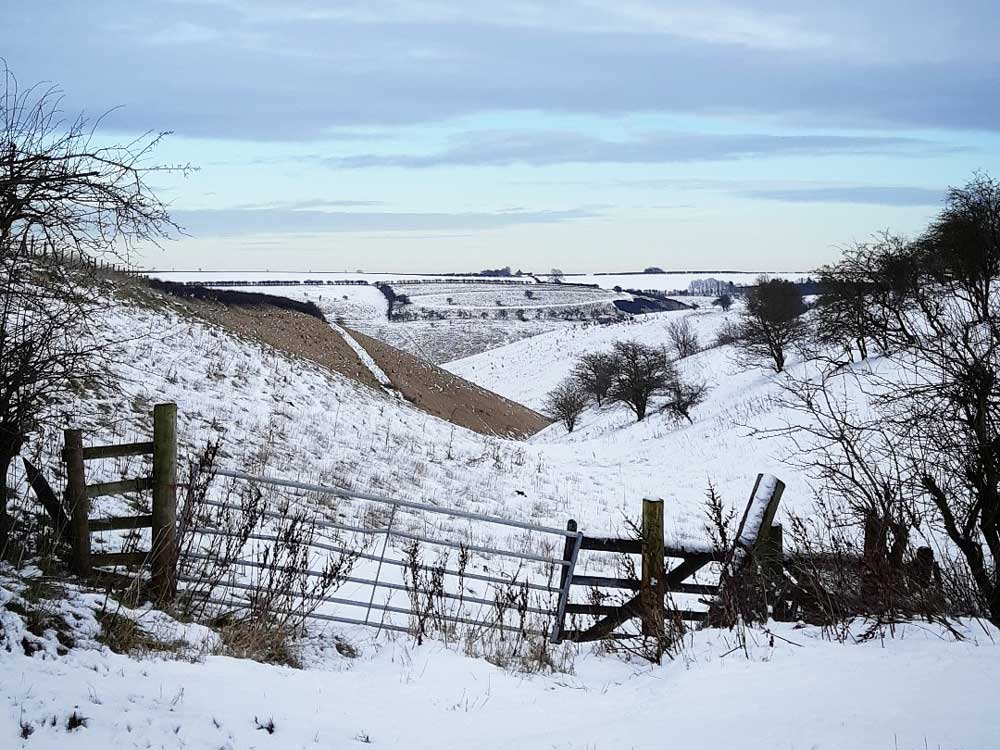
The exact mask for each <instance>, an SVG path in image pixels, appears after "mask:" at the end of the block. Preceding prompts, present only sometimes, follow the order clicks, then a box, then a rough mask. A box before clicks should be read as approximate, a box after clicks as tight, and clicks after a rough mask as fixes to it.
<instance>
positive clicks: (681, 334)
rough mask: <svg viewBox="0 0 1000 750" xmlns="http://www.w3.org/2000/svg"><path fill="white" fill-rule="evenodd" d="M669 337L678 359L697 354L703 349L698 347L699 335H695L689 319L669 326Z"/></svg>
mask: <svg viewBox="0 0 1000 750" xmlns="http://www.w3.org/2000/svg"><path fill="white" fill-rule="evenodd" d="M667 337H668V338H669V339H670V345H671V346H672V347H673V349H674V351H675V352H676V353H677V358H678V359H684V358H685V357H690V356H691V355H692V354H697V353H698V352H699V351H700V349H701V347H700V346H699V345H698V334H696V333H695V331H694V328H692V326H691V321H690V320H688V319H687V318H680V319H678V320H675V321H672V322H671V323H670V325H668V326H667Z"/></svg>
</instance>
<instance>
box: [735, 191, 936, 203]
mask: <svg viewBox="0 0 1000 750" xmlns="http://www.w3.org/2000/svg"><path fill="white" fill-rule="evenodd" d="M743 195H745V196H746V197H748V198H755V199H758V200H768V201H780V202H782V203H854V204H859V205H862V204H868V205H876V206H939V205H941V203H942V202H943V200H944V197H945V191H944V190H933V189H930V188H919V187H894V186H856V187H825V188H803V189H797V190H796V189H792V190H747V191H745V192H744V193H743Z"/></svg>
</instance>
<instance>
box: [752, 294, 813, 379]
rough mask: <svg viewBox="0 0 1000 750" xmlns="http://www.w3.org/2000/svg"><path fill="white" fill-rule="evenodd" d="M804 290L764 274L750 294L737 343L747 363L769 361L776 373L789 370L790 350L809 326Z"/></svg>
mask: <svg viewBox="0 0 1000 750" xmlns="http://www.w3.org/2000/svg"><path fill="white" fill-rule="evenodd" d="M805 311H806V307H805V304H804V303H803V301H802V293H801V292H800V291H799V290H798V288H797V287H796V286H795V284H794V283H792V282H791V281H786V280H785V279H768V278H766V277H761V278H759V279H758V280H757V284H756V286H754V287H753V289H751V290H750V293H749V294H748V295H747V301H746V306H745V307H744V308H743V310H742V312H741V313H740V322H739V323H738V324H737V326H736V328H735V329H734V330H735V333H736V337H737V339H736V342H735V343H736V345H737V346H738V347H739V350H740V353H741V355H742V359H743V362H744V363H745V364H747V365H756V364H759V363H760V362H764V363H766V364H768V365H769V366H770V367H771V368H772V369H773V370H774V371H775V372H782V371H783V370H784V369H785V361H786V359H787V356H788V352H789V349H791V347H793V346H795V345H796V344H797V343H798V342H800V341H802V340H803V338H804V337H805V335H806V333H807V331H808V328H807V327H806V324H805V321H804V320H803V318H802V314H803V313H804V312H805Z"/></svg>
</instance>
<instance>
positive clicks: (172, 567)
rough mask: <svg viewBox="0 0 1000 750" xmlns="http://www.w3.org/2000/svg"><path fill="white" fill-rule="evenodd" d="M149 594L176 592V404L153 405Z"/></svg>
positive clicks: (164, 598)
mask: <svg viewBox="0 0 1000 750" xmlns="http://www.w3.org/2000/svg"><path fill="white" fill-rule="evenodd" d="M152 485H153V531H152V545H153V546H152V554H151V557H152V595H153V599H154V601H157V602H161V603H163V602H170V601H173V599H174V596H175V595H176V594H177V404H157V405H156V406H154V407H153V475H152Z"/></svg>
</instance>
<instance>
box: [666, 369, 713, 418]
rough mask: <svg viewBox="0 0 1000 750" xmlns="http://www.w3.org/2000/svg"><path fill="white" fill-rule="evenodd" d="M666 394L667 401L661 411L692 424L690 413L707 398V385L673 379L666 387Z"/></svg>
mask: <svg viewBox="0 0 1000 750" xmlns="http://www.w3.org/2000/svg"><path fill="white" fill-rule="evenodd" d="M666 394H667V401H666V403H665V404H664V405H663V408H662V411H665V412H666V413H668V414H671V415H673V416H674V417H676V418H677V419H686V420H687V421H688V422H689V423H691V424H694V420H693V419H692V418H691V411H692V410H693V409H694V408H695V407H696V406H699V405H700V404H702V403H704V401H705V398H706V397H707V396H708V385H707V384H706V383H702V382H698V383H685V382H684V381H683V380H681V379H680V377H675V378H674V380H673V382H671V383H670V384H669V385H667V388H666Z"/></svg>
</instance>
